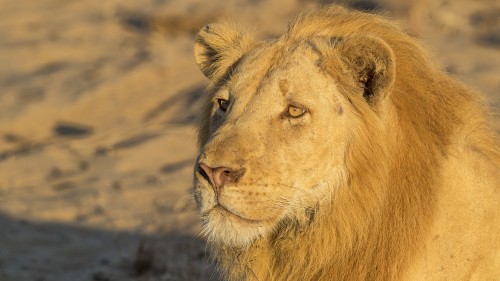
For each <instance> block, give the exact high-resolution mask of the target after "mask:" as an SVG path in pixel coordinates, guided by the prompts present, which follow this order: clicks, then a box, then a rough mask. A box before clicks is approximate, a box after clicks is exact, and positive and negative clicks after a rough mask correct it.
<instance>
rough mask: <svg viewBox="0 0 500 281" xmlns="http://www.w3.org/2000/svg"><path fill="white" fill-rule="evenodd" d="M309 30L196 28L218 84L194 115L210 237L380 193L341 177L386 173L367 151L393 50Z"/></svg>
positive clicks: (201, 60)
mask: <svg viewBox="0 0 500 281" xmlns="http://www.w3.org/2000/svg"><path fill="white" fill-rule="evenodd" d="M315 36H316V37H311V36H306V37H300V36H298V37H296V38H287V37H286V36H285V37H281V38H279V39H275V40H274V41H267V42H262V43H254V39H253V37H252V36H250V35H248V33H246V32H245V31H243V30H241V29H239V28H238V27H236V26H234V25H232V24H230V23H218V24H211V25H207V26H206V27H204V28H203V29H202V30H201V31H200V33H199V34H198V37H197V41H196V44H195V58H196V62H197V63H198V66H199V67H200V69H201V70H202V72H203V73H204V74H205V75H206V76H207V77H208V78H209V80H210V81H211V84H212V85H213V86H214V87H213V90H212V92H211V95H209V96H208V97H209V99H207V104H206V105H207V106H206V107H205V112H203V113H202V116H203V117H202V119H201V122H200V124H199V146H200V153H199V157H198V163H197V165H196V171H195V189H194V196H195V199H196V201H197V203H198V207H199V209H200V212H201V214H202V216H203V218H204V220H205V231H206V233H207V234H208V238H209V239H210V240H212V241H214V242H217V243H225V244H230V245H236V246H245V245H249V244H250V243H252V242H253V241H254V240H255V239H257V238H259V237H263V236H266V235H268V234H270V233H272V232H273V231H278V230H279V229H281V228H283V227H288V226H289V225H290V224H293V226H298V227H301V226H303V225H307V224H308V223H310V222H311V220H312V219H313V217H314V216H315V214H316V212H317V210H318V209H319V212H320V215H321V209H322V206H323V205H324V204H332V205H333V206H335V207H337V205H335V204H336V202H335V198H337V197H345V198H344V200H343V201H342V202H344V204H349V203H346V202H351V203H352V204H359V203H360V200H361V198H364V195H363V194H372V195H373V196H375V197H377V196H378V197H380V196H379V195H376V192H375V191H374V190H370V188H367V187H365V188H366V190H364V191H363V192H361V191H359V190H351V189H350V188H339V187H345V186H348V185H349V184H348V183H349V181H356V179H357V176H356V175H358V174H359V173H367V172H369V173H373V174H374V177H378V178H379V179H380V178H382V176H381V175H380V174H377V173H378V172H374V171H375V170H377V171H379V170H383V169H382V168H380V169H372V165H374V163H372V162H370V161H368V160H367V159H369V158H370V157H371V156H370V157H368V155H372V154H374V153H375V154H377V155H378V156H377V157H378V158H380V159H381V158H382V157H384V151H382V150H381V148H380V147H381V146H379V145H378V142H375V143H374V144H371V143H372V140H373V139H372V137H373V136H374V134H373V133H372V132H374V131H377V130H378V129H377V128H378V126H379V125H378V124H379V121H377V120H379V114H383V112H384V108H385V107H384V106H383V104H384V100H385V97H386V96H387V95H388V93H389V92H390V90H391V87H392V85H393V82H394V77H395V76H394V55H393V52H392V50H391V49H390V47H389V46H388V45H387V44H386V43H385V42H384V41H383V40H381V39H379V38H376V37H372V36H353V37H344V38H337V37H331V38H329V37H324V36H319V35H315ZM366 144H370V145H366ZM374 148H375V149H374ZM382 163H384V162H382ZM363 186H364V185H363ZM370 186H373V185H370ZM346 190H347V191H346ZM339 192H340V193H342V196H341V195H339ZM346 192H347V193H349V194H345V193H346ZM378 197H377V198H378ZM346 198H347V199H346ZM371 201H373V202H375V201H376V202H378V201H377V200H371ZM363 204H365V203H363ZM332 205H331V206H332ZM372 207H373V206H372ZM338 208H342V207H338ZM367 208H368V207H367ZM339 210H340V209H339ZM323 215H328V214H323Z"/></svg>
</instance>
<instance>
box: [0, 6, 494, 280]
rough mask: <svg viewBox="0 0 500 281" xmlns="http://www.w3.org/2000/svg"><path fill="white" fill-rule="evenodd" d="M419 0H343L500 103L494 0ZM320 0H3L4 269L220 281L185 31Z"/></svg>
mask: <svg viewBox="0 0 500 281" xmlns="http://www.w3.org/2000/svg"><path fill="white" fill-rule="evenodd" d="M422 1H423V2H424V3H425V5H423V6H421V7H420V6H417V7H413V6H408V5H402V4H393V3H391V2H394V3H397V1H383V2H377V1H350V5H351V6H353V7H354V8H361V9H373V10H374V11H376V12H379V13H384V14H389V15H394V16H396V17H399V18H400V19H401V20H402V21H403V23H404V24H407V25H408V26H409V28H410V29H412V30H414V32H415V33H418V34H419V36H421V38H422V40H423V41H424V42H425V44H426V45H427V46H428V47H429V48H430V49H431V50H432V51H433V53H434V54H435V55H436V57H437V58H438V60H439V61H441V62H442V64H443V66H444V67H445V68H446V69H447V70H448V71H449V72H450V73H453V74H454V75H456V76H458V77H459V78H460V79H461V80H463V81H464V82H466V83H467V84H469V85H470V86H472V87H474V88H476V89H478V91H480V92H482V93H484V95H485V97H486V99H487V100H488V101H489V102H490V104H491V105H492V108H493V110H492V113H495V112H498V110H497V109H495V108H497V107H498V106H500V3H499V1H486V0H478V1H472V0H471V1H465V0H455V1H451V0H450V1H444V0H435V1H433V0H422ZM319 2H321V3H327V2H329V1H304V0H302V1H300V0H295V1H294V0H286V1H259V0H257V1H256V0H253V1H252V0H241V1H222V0H219V1H201V0H189V1H187V0H186V1H167V0H145V1H135V0H106V1H102V0H86V1H77V0H44V1H11V0H0V19H1V20H0V281H24V280H30V281H67V280H72V281H73V280H74V281H78V280H94V281H115V280H125V281H126V280H217V276H215V275H214V274H213V266H211V265H210V264H209V263H208V261H207V254H206V249H205V244H204V241H203V237H200V236H199V235H198V233H199V231H200V225H199V224H200V222H199V220H198V218H197V216H196V212H195V207H194V204H193V202H192V200H191V199H190V197H189V195H188V194H189V189H190V187H191V168H192V165H193V161H194V157H195V129H194V127H193V122H194V119H195V116H196V103H197V100H198V98H199V97H200V96H201V95H202V94H203V87H204V83H205V80H204V77H203V76H202V74H201V73H200V72H199V70H198V68H197V66H196V65H195V63H194V59H193V56H192V47H193V39H194V35H195V33H196V31H197V30H198V29H199V28H200V27H201V26H202V25H203V24H205V23H207V22H210V21H213V20H214V19H215V18H217V17H220V16H226V15H233V16H234V17H235V18H236V19H237V21H239V22H241V23H243V24H246V25H247V26H252V27H255V28H257V29H258V30H261V31H262V34H263V35H264V36H266V35H271V34H275V33H278V32H281V31H283V30H284V29H285V27H286V23H287V21H288V20H289V18H290V17H291V16H293V15H294V14H296V13H297V12H300V11H301V10H304V9H308V8H311V7H315V6H317V5H319V4H320V3H319ZM492 120H493V122H494V126H495V128H496V129H497V130H500V119H499V118H493V119H492Z"/></svg>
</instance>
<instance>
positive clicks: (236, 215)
mask: <svg viewBox="0 0 500 281" xmlns="http://www.w3.org/2000/svg"><path fill="white" fill-rule="evenodd" d="M214 212H216V213H223V214H224V215H225V216H227V215H229V216H230V217H232V218H235V219H236V220H238V221H241V222H244V223H251V224H261V223H263V222H264V220H256V219H251V218H248V217H245V216H244V215H241V214H239V213H237V212H234V211H232V210H231V209H230V208H227V207H225V206H224V205H221V204H217V205H215V206H214V207H213V208H211V209H210V210H208V211H207V212H206V213H205V214H203V216H204V217H208V216H209V214H210V213H214Z"/></svg>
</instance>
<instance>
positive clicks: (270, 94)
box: [229, 46, 327, 99]
mask: <svg viewBox="0 0 500 281" xmlns="http://www.w3.org/2000/svg"><path fill="white" fill-rule="evenodd" d="M317 61H318V57H317V54H316V53H315V52H313V51H312V50H310V49H308V47H306V46H304V47H302V48H294V49H291V50H290V49H289V48H283V47H280V46H266V47H261V48H260V49H257V50H255V51H253V52H250V53H249V54H248V55H246V56H245V57H243V58H242V61H241V63H240V64H239V65H238V66H237V68H236V69H235V71H234V73H233V75H232V77H231V79H230V81H229V88H230V89H231V90H230V91H231V92H232V94H234V95H261V96H263V97H264V98H277V99H281V98H282V97H283V96H286V95H288V94H290V93H292V92H293V93H294V94H295V95H300V94H307V95H311V94H314V91H312V90H311V89H313V88H318V87H319V86H321V85H324V84H325V82H326V81H325V80H327V79H326V77H325V75H324V73H322V71H320V68H319V67H318V65H317ZM319 84H321V85H319Z"/></svg>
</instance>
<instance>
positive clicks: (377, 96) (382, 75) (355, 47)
mask: <svg viewBox="0 0 500 281" xmlns="http://www.w3.org/2000/svg"><path fill="white" fill-rule="evenodd" d="M335 49H336V51H337V54H338V55H339V58H340V60H341V61H342V62H343V64H344V65H345V66H346V67H347V70H348V72H350V73H352V74H353V76H354V79H356V80H357V81H356V82H358V83H359V85H361V87H362V88H363V97H364V98H365V99H366V101H367V102H368V103H369V104H370V105H371V106H375V105H377V104H378V103H379V102H380V101H382V100H383V99H384V98H385V97H386V96H387V94H388V93H389V92H390V90H391V88H392V85H393V84H394V79H395V62H394V53H393V52H392V49H391V47H389V45H388V44H387V43H386V42H385V41H383V40H382V39H380V38H377V37H372V36H357V37H348V38H342V39H341V40H340V41H339V42H336V43H335Z"/></svg>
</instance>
